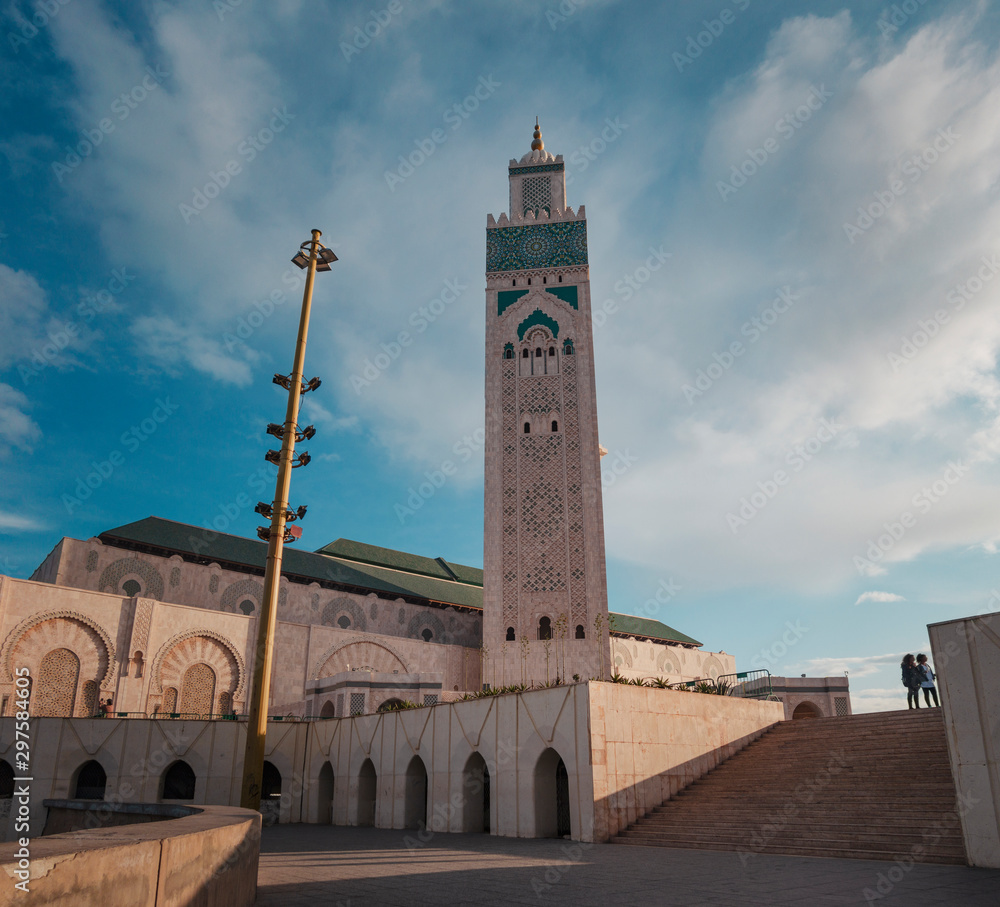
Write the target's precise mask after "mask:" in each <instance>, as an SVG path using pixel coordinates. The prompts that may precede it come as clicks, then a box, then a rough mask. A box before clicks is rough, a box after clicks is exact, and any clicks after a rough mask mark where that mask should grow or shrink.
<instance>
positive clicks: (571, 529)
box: [483, 121, 610, 686]
mask: <svg viewBox="0 0 1000 907" xmlns="http://www.w3.org/2000/svg"><path fill="white" fill-rule="evenodd" d="M508 178H509V180H510V214H509V216H508V215H507V214H501V215H500V217H499V219H496V220H495V219H494V218H493V215H492V214H491V215H488V216H487V225H486V517H485V551H484V555H483V567H484V571H485V577H484V594H483V612H484V614H483V642H484V644H485V646H486V665H485V673H484V676H483V682H484V683H489V684H491V685H494V686H499V685H502V684H507V683H520V682H521V681H522V680H528V681H544V680H546V678H547V679H548V680H555V678H556V677H557V676H559V677H561V678H562V679H564V680H572V678H573V675H574V674H578V675H580V677H581V678H583V679H587V678H588V677H596V676H598V675H599V674H601V673H602V672H603V673H605V674H606V673H607V672H608V671H609V655H610V647H609V641H608V593H607V577H606V572H605V564H604V512H603V505H602V502H601V470H600V453H599V450H600V448H599V445H598V441H597V400H596V392H595V383H594V341H593V332H592V326H591V314H590V272H589V268H588V265H587V220H586V216H585V213H584V207H583V205H581V206H580V208H579V210H578V211H577V212H575V213H574V211H573V209H572V208H570V207H568V206H567V204H566V173H565V166H564V164H563V159H562V155H558V156H553V155H552V154H550V153H549V152H547V151H546V150H545V146H544V144H543V142H542V135H541V130H540V129H539V127H538V124H537V121H536V124H535V134H534V140H533V141H532V143H531V151H530V152H529V153H528V154H526V155H524V157H522V158H521V160H520V161H517V160H513V159H512V160H511V162H510V166H509V168H508Z"/></svg>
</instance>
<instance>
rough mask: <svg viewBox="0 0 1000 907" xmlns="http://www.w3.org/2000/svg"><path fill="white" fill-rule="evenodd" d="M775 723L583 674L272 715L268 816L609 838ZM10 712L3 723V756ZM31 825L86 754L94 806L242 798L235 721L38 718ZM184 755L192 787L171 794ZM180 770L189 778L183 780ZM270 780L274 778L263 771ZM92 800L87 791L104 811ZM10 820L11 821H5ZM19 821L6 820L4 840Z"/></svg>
mask: <svg viewBox="0 0 1000 907" xmlns="http://www.w3.org/2000/svg"><path fill="white" fill-rule="evenodd" d="M780 719H781V705H780V704H779V703H776V702H753V701H745V700H737V699H727V698H725V697H720V696H712V695H706V694H702V693H681V692H676V691H673V690H653V689H640V688H637V687H629V686H624V685H620V684H610V683H579V684H570V685H568V686H562V687H554V688H550V689H546V690H532V691H529V692H526V693H521V694H517V693H510V694H506V695H499V696H490V697H485V698H482V699H478V700H475V701H471V702H456V703H442V704H439V705H436V706H431V707H428V708H423V709H414V710H409V711H402V712H389V713H383V714H374V715H362V716H357V717H353V718H340V719H331V720H328V721H298V722H275V721H272V722H269V724H268V729H267V743H266V752H265V759H266V760H267V762H266V764H265V784H264V786H265V791H264V799H263V801H262V812H263V813H264V814H265V821H278V822H312V823H323V824H330V823H333V824H335V825H375V826H377V827H379V828H399V829H412V830H413V833H412V835H411V836H410V840H411V841H412V844H413V846H415V847H419V846H421V843H422V842H424V841H425V840H426V834H427V830H430V831H453V832H463V831H464V832H484V833H492V834H499V835H509V836H514V837H528V838H531V837H551V836H556V835H559V836H561V835H563V834H566V835H571V836H572V837H573V838H574V839H576V840H582V841H600V840H607V839H608V837H609V836H610V835H612V834H614V833H615V832H616V831H617V830H618V829H620V828H622V827H624V826H625V825H627V824H628V823H629V822H632V821H635V819H636V818H637V817H638V816H641V815H643V814H644V813H645V812H646V811H648V810H649V809H651V808H652V807H654V806H656V805H658V804H659V803H660V802H662V800H663V799H664V798H666V797H669V796H671V795H672V794H673V793H674V792H676V791H677V790H678V789H679V787H681V786H683V785H684V784H686V783H688V782H690V781H693V780H694V779H695V778H697V777H699V776H700V775H702V774H704V773H705V772H707V771H709V770H710V769H711V768H713V767H714V766H715V765H716V764H718V762H719V761H720V760H721V759H723V758H725V757H726V756H728V755H731V754H732V753H733V752H735V751H736V750H737V749H739V748H741V747H742V746H744V745H746V744H747V743H749V742H751V741H752V740H753V739H755V738H756V737H757V736H759V735H760V734H761V733H763V732H764V731H765V730H766V729H767V728H768V727H770V726H771V725H772V724H774V723H775V722H776V721H779V720H780ZM13 724H14V719H13V718H3V719H0V741H2V742H0V760H10V759H12V750H11V749H10V747H11V746H12V743H11V741H12V740H13V738H14V733H13ZM30 725H31V726H30V744H31V753H32V777H33V779H34V781H33V783H32V788H31V807H30V809H31V811H30V821H31V826H32V834H33V835H37V834H39V833H40V832H41V828H42V826H43V825H44V822H45V808H44V807H43V805H42V800H43V799H46V798H51V799H59V800H63V799H74V798H75V799H79V798H80V797H79V796H78V795H79V793H80V791H79V784H80V783H81V777H82V775H83V771H84V769H85V767H86V766H88V764H93V763H96V764H97V765H98V766H99V767H100V768H99V772H98V774H99V776H100V777H101V778H102V779H103V782H102V783H103V786H102V787H100V788H99V789H98V790H93V789H88V791H87V792H86V793H89V794H91V795H95V796H94V797H92V798H96V795H100V798H101V799H103V802H104V803H107V804H116V803H123V802H124V803H141V802H145V803H155V802H170V803H179V802H193V803H207V804H217V805H227V804H236V803H238V802H239V798H240V778H241V774H242V761H243V753H244V747H245V742H246V723H245V722H242V721H204V720H192V721H185V720H152V719H130V720H129V719H108V718H104V719H84V718H69V719H54V718H38V719H32V720H31V723H30ZM180 763H183V764H184V767H185V769H186V770H188V771H189V772H190V773H191V775H193V787H192V789H191V790H190V791H188V793H189V794H190V795H191V796H190V797H189V798H187V799H183V800H178V799H173V800H171V799H169V798H165V797H164V793H165V792H167V793H170V792H172V791H169V790H167V788H168V787H169V785H168V784H167V779H168V777H169V776H170V775H171V773H172V772H176V770H177V767H178V766H179V765H180ZM189 777H190V776H189ZM268 779H270V781H269V780H268ZM101 808H102V804H101V803H97V802H95V804H94V810H95V817H96V821H98V822H99V817H100V814H101ZM9 822H10V820H8V823H9ZM12 831H13V829H12V828H9V827H4V826H3V825H0V836H2V833H4V832H6V833H7V834H8V835H10V834H11V833H12Z"/></svg>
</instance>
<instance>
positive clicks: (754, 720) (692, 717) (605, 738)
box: [589, 683, 785, 841]
mask: <svg viewBox="0 0 1000 907" xmlns="http://www.w3.org/2000/svg"><path fill="white" fill-rule="evenodd" d="M589 688H590V730H591V737H590V745H591V761H592V763H593V772H594V776H593V777H594V835H593V840H594V841H607V840H608V839H609V838H610V837H611V836H612V835H615V834H617V833H618V832H619V831H621V830H622V829H624V828H627V827H628V826H629V825H631V824H632V823H633V822H635V821H636V819H638V818H640V817H641V816H644V815H645V814H646V813H647V812H648V811H649V810H651V809H653V808H654V807H656V806H659V805H660V804H661V803H662V802H663V801H664V800H668V799H669V798H670V797H672V796H673V795H674V794H675V793H677V791H678V790H680V789H681V788H682V787H686V786H687V785H688V784H690V783H691V782H692V781H695V780H697V779H698V778H700V777H701V776H702V775H704V774H706V773H707V772H709V771H711V770H712V769H713V768H715V766H717V765H718V764H719V763H720V762H722V761H723V760H724V759H728V758H729V757H730V756H731V755H733V754H734V753H736V752H738V751H739V750H741V749H742V748H743V747H744V746H746V745H747V744H748V743H752V742H753V741H754V740H756V739H757V738H758V737H760V735H761V734H763V733H764V731H766V730H767V729H768V728H769V727H771V726H772V725H774V724H776V723H777V722H779V721H782V720H783V719H784V717H785V713H784V705H783V704H782V703H780V702H758V701H756V700H750V699H739V698H735V697H730V696H715V695H712V694H708V693H694V692H680V691H678V690H660V689H651V688H644V687H633V686H629V685H626V684H617V683H591V684H590V685H589Z"/></svg>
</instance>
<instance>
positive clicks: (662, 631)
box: [610, 613, 701, 646]
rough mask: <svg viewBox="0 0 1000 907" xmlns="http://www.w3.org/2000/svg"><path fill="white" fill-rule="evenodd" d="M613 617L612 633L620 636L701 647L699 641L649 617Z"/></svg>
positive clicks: (629, 615)
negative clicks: (639, 637)
mask: <svg viewBox="0 0 1000 907" xmlns="http://www.w3.org/2000/svg"><path fill="white" fill-rule="evenodd" d="M610 617H611V631H612V632H613V633H615V634H617V635H618V636H641V637H644V638H646V639H659V640H663V641H664V642H677V643H682V644H683V645H686V646H700V645H701V643H700V642H698V640H697V639H692V638H691V637H690V636H687V635H685V634H684V633H681V632H680V631H678V630H675V629H674V628H673V627H668V626H667V625H666V624H663V623H660V621H658V620H651V619H650V618H648V617H633V616H632V615H631V614H614V613H612V614H611V615H610Z"/></svg>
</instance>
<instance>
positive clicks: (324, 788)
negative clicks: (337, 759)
mask: <svg viewBox="0 0 1000 907" xmlns="http://www.w3.org/2000/svg"><path fill="white" fill-rule="evenodd" d="M316 821H317V822H318V823H319V824H320V825H332V824H333V766H332V765H330V763H329V762H324V763H323V767H322V768H321V769H320V770H319V805H318V809H317V811H316Z"/></svg>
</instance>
